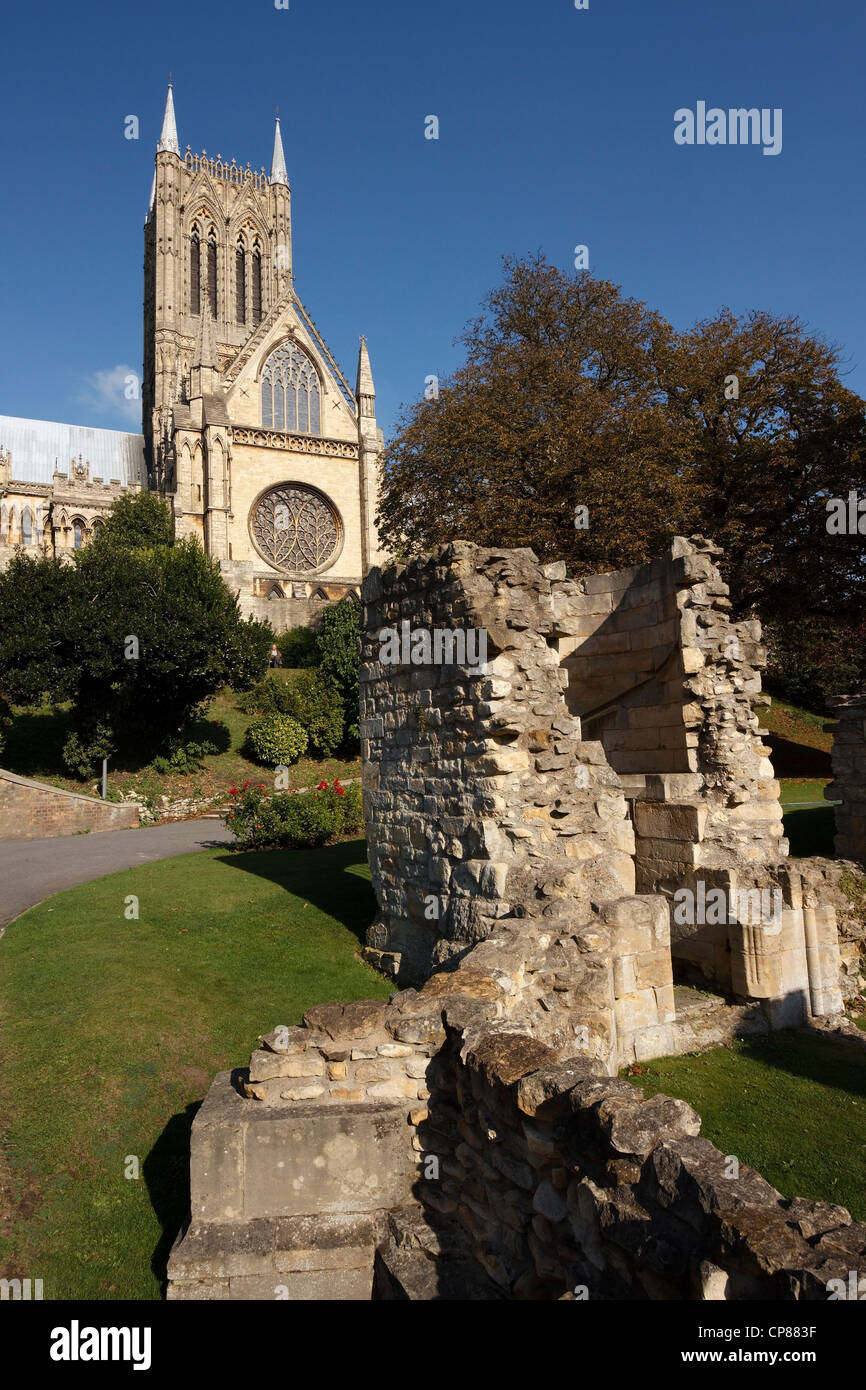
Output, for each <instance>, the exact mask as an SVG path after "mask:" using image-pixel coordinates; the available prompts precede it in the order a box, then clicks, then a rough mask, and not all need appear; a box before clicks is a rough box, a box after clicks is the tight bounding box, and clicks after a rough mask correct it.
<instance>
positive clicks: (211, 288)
mask: <svg viewBox="0 0 866 1390" xmlns="http://www.w3.org/2000/svg"><path fill="white" fill-rule="evenodd" d="M207 297H208V299H209V300H210V312H211V318H212V319H216V316H217V243H216V232H215V231H214V229H213V227H211V229H210V234H209V236H208V239H207Z"/></svg>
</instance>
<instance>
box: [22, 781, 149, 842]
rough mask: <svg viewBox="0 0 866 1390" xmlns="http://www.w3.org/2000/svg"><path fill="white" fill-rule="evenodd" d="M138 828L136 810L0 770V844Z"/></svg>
mask: <svg viewBox="0 0 866 1390" xmlns="http://www.w3.org/2000/svg"><path fill="white" fill-rule="evenodd" d="M137 825H138V808H137V807H136V806H130V805H123V804H122V803H117V802H112V801H97V800H95V799H94V798H93V797H90V796H79V795H78V793H77V792H67V791H63V790H62V789H61V788H60V787H49V786H47V785H46V784H45V783H44V782H33V781H31V780H30V779H29V778H27V777H18V776H17V775H16V774H15V773H14V772H6V771H4V770H3V769H2V768H0V840H34V839H40V838H42V837H48V836H51V835H80V834H82V833H83V832H84V831H87V830H126V829H129V828H130V827H132V826H137Z"/></svg>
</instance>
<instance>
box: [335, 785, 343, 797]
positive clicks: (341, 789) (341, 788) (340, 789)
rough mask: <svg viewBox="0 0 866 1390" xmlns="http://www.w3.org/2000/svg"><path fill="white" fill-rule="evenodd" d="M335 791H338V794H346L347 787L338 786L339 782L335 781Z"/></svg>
mask: <svg viewBox="0 0 866 1390" xmlns="http://www.w3.org/2000/svg"><path fill="white" fill-rule="evenodd" d="M334 791H335V792H336V793H337V796H345V795H346V791H345V788H344V787H338V786H337V784H336V782H335V783H334Z"/></svg>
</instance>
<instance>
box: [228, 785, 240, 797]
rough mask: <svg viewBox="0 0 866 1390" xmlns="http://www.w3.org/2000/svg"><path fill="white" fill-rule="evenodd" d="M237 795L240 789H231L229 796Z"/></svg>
mask: <svg viewBox="0 0 866 1390" xmlns="http://www.w3.org/2000/svg"><path fill="white" fill-rule="evenodd" d="M237 794H238V789H237V787H229V796H237Z"/></svg>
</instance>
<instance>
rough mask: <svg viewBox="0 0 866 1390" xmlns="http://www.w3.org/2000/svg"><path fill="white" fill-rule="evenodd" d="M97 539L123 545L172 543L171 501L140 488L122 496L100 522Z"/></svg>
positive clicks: (101, 542)
mask: <svg viewBox="0 0 866 1390" xmlns="http://www.w3.org/2000/svg"><path fill="white" fill-rule="evenodd" d="M95 540H97V541H98V542H99V543H100V544H104V543H106V542H109V543H112V544H117V545H122V546H128V547H132V546H141V545H143V546H152V545H172V544H173V543H174V518H173V517H172V514H171V508H170V507H169V505H168V503H167V502H165V501H164V500H163V498H161V497H160V496H158V494H157V493H155V492H139V493H135V494H133V495H127V496H125V497H119V498H118V499H117V501H116V502H115V503H114V505H113V506H112V508H111V511H110V512H109V514H108V516H107V517H106V519H105V521H104V522H103V523H102V525H101V526H98V527H97V528H96V535H95Z"/></svg>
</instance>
